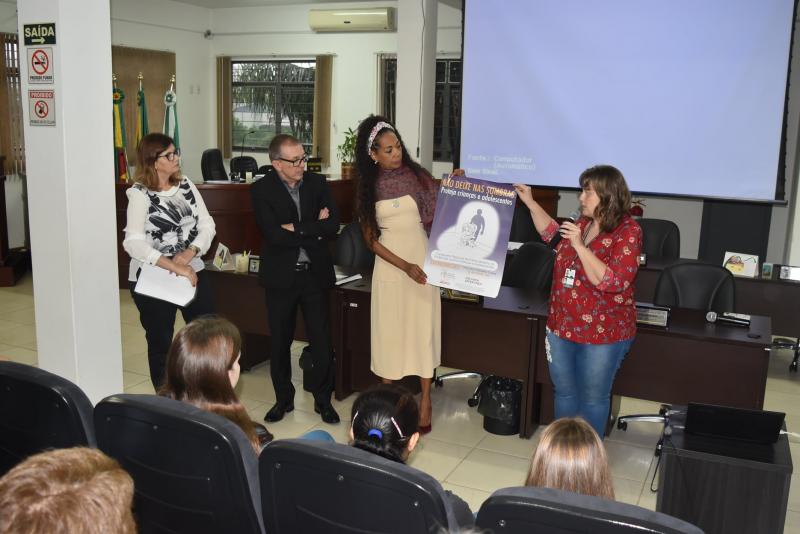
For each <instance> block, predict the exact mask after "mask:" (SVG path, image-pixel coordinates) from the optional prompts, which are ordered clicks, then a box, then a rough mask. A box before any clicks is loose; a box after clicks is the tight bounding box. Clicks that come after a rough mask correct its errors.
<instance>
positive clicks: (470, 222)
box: [423, 176, 517, 298]
mask: <svg viewBox="0 0 800 534" xmlns="http://www.w3.org/2000/svg"><path fill="white" fill-rule="evenodd" d="M516 198H517V193H516V191H514V187H513V186H512V185H511V184H501V183H495V182H488V181H486V180H479V179H476V178H468V177H466V176H450V177H448V178H446V179H444V180H442V185H441V187H440V188H439V197H438V199H437V202H436V215H435V216H434V219H433V227H432V228H431V236H430V239H429V241H428V253H427V255H426V257H425V266H424V268H423V270H424V271H425V274H427V275H428V283H429V284H431V285H435V286H438V287H443V288H447V289H454V290H457V291H464V292H467V293H473V294H475V295H483V296H485V297H492V298H494V297H496V296H497V294H498V293H499V291H500V283H501V281H502V279H503V268H504V267H505V262H506V252H507V249H508V236H509V234H510V233H511V219H512V216H513V214H514V203H515V202H516Z"/></svg>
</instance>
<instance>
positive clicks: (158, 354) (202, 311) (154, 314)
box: [130, 271, 214, 391]
mask: <svg viewBox="0 0 800 534" xmlns="http://www.w3.org/2000/svg"><path fill="white" fill-rule="evenodd" d="M134 287H136V282H130V289H131V295H132V296H133V302H135V303H136V308H138V309H139V322H141V323H142V328H144V332H145V338H146V339H147V361H148V363H149V364H150V381H151V382H152V383H153V387H154V388H155V389H156V391H158V388H160V387H161V384H162V383H163V382H164V371H165V369H166V366H167V352H168V351H169V346H170V344H172V335H173V333H174V331H175V312H177V311H178V310H181V314H182V315H183V320H184V321H185V322H186V323H187V324H188V323H189V322H190V321H192V319H194V318H195V317H200V316H201V315H208V314H211V313H214V295H213V293H212V292H211V279H210V278H209V277H208V276H207V274H206V272H205V271H200V272H198V273H197V293H196V294H195V297H194V300H192V301H191V302H190V303H189V304H187V305H186V306H184V307H181V306H178V305H176V304H172V303H171V302H167V301H164V300H159V299H154V298H152V297H147V296H144V295H139V294H138V293H135V292H134V291H133V288H134Z"/></svg>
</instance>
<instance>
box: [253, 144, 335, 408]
mask: <svg viewBox="0 0 800 534" xmlns="http://www.w3.org/2000/svg"><path fill="white" fill-rule="evenodd" d="M269 157H270V160H272V167H273V169H274V170H273V171H271V172H268V173H267V175H266V176H265V177H264V178H262V179H261V180H259V181H258V182H256V183H255V184H253V186H252V189H251V193H252V197H253V210H254V212H255V216H256V222H257V223H258V227H259V229H260V230H261V236H262V238H263V240H262V245H261V268H260V270H259V273H258V275H259V282H260V284H261V285H262V286H263V287H264V288H265V290H266V300H267V315H268V319H269V328H270V331H271V334H272V341H271V350H272V356H271V362H270V372H271V375H272V385H273V386H274V387H275V396H276V398H277V402H276V403H275V405H274V406H273V407H272V408H270V410H269V411H268V412H267V414H266V416H264V420H266V421H268V422H275V421H280V420H281V419H283V416H284V414H286V412H291V411H292V410H293V409H294V391H295V390H294V386H293V385H292V367H291V362H290V359H289V349H290V347H291V344H292V340H293V338H294V328H295V317H296V316H297V307H298V305H299V306H300V309H301V310H302V312H303V319H304V321H305V324H306V331H307V332H308V338H309V342H310V345H311V349H312V361H313V377H312V381H313V382H314V386H313V387H314V389H313V394H314V410H315V411H316V412H317V413H319V414H320V415H321V416H322V420H323V421H325V422H326V423H338V422H339V415H338V414H337V413H336V410H334V409H333V406H331V393H332V391H333V381H334V366H333V363H332V360H333V356H332V350H331V334H330V325H329V320H328V314H329V304H328V291H329V289H330V288H331V287H333V285H334V282H335V280H336V275H335V274H334V271H333V260H332V259H331V255H330V251H329V249H328V243H327V238H331V237H334V236H335V235H336V232H337V231H338V230H339V210H338V209H337V208H336V204H335V203H334V202H333V199H332V198H331V194H330V190H329V189H328V185H327V183H326V182H325V177H324V176H322V175H319V174H314V173H311V172H307V171H305V163H306V160H307V159H308V158H307V157H306V155H305V152H304V150H303V145H301V144H300V142H299V141H298V140H297V139H296V138H294V137H292V136H291V135H285V134H279V135H276V136H275V138H274V139H273V140H272V142H271V143H270V145H269ZM306 379H307V381H308V376H307V377H306Z"/></svg>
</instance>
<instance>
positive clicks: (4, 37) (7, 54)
mask: <svg viewBox="0 0 800 534" xmlns="http://www.w3.org/2000/svg"><path fill="white" fill-rule="evenodd" d="M0 46H2V51H0V78H2V79H0V155H2V156H5V158H6V159H5V174H24V173H25V141H24V139H23V129H22V101H21V85H20V77H19V46H18V43H17V35H16V34H14V33H0ZM0 174H4V172H3V169H0Z"/></svg>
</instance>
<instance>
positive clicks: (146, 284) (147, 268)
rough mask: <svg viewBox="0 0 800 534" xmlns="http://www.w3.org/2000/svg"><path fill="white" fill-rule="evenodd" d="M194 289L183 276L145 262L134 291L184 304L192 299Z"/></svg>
mask: <svg viewBox="0 0 800 534" xmlns="http://www.w3.org/2000/svg"><path fill="white" fill-rule="evenodd" d="M196 289H197V288H196V287H193V286H192V283H191V282H189V279H188V278H186V277H185V276H178V275H176V274H173V273H171V272H169V271H168V270H166V269H162V268H161V267H157V266H155V265H150V264H147V263H145V264H144V265H142V271H141V272H140V273H139V279H138V280H137V281H136V289H134V291H136V292H137V293H139V294H140V295H145V296H148V297H153V298H154V299H159V300H166V301H167V302H171V303H173V304H177V305H178V306H186V305H187V304H189V303H190V302H191V301H192V299H194V294H195V291H196Z"/></svg>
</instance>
